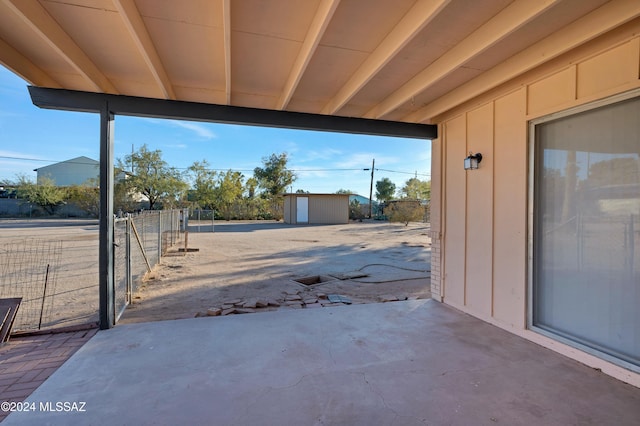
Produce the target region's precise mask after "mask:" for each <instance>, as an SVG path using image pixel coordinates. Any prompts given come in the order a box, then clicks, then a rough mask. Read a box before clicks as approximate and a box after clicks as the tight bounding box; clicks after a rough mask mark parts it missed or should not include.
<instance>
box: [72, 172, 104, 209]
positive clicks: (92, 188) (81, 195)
mask: <svg viewBox="0 0 640 426" xmlns="http://www.w3.org/2000/svg"><path fill="white" fill-rule="evenodd" d="M67 199H68V201H69V202H70V203H73V204H75V205H76V206H77V207H78V208H79V209H81V210H84V211H85V212H87V213H89V214H90V215H91V216H94V217H98V214H100V182H99V181H98V179H96V178H92V179H89V180H88V181H87V182H86V183H85V184H84V185H73V186H70V187H69V188H67Z"/></svg>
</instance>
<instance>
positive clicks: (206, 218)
mask: <svg viewBox="0 0 640 426" xmlns="http://www.w3.org/2000/svg"><path fill="white" fill-rule="evenodd" d="M215 216H216V211H215V210H200V209H196V210H189V211H188V213H187V214H185V217H186V218H187V220H186V221H185V223H184V225H185V228H184V229H185V230H186V231H189V232H213V228H214V224H215Z"/></svg>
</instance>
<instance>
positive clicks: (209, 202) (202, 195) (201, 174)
mask: <svg viewBox="0 0 640 426" xmlns="http://www.w3.org/2000/svg"><path fill="white" fill-rule="evenodd" d="M188 173H189V175H190V176H191V179H192V182H193V184H192V188H193V191H192V197H193V199H192V201H194V202H195V203H197V205H198V207H200V208H202V209H213V208H214V206H215V203H216V192H215V191H216V184H217V182H216V175H217V174H216V172H215V171H213V170H210V169H209V162H208V161H207V160H202V161H201V162H198V161H196V162H194V163H193V164H192V165H191V166H190V167H189V169H188Z"/></svg>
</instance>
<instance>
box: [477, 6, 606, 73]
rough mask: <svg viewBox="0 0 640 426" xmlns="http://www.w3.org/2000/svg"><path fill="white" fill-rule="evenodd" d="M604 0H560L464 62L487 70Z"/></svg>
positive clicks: (584, 13)
mask: <svg viewBox="0 0 640 426" xmlns="http://www.w3.org/2000/svg"><path fill="white" fill-rule="evenodd" d="M606 2H607V0H580V1H569V2H560V3H558V4H557V5H555V6H553V7H552V8H551V9H550V10H549V11H547V12H546V13H544V14H543V15H542V16H540V17H538V18H537V19H535V20H533V21H531V22H530V23H528V24H526V25H525V26H523V27H522V28H520V29H519V30H517V31H515V32H514V33H513V35H512V36H511V37H507V38H505V39H504V40H501V41H500V42H498V43H496V44H495V45H494V46H492V47H491V48H490V49H487V50H486V51H485V52H483V54H482V55H479V56H477V57H475V58H473V59H472V60H470V61H469V62H467V63H466V64H465V66H467V67H470V68H476V69H480V70H488V69H491V68H493V67H494V66H496V65H498V64H499V63H500V62H502V61H504V60H505V59H506V58H509V57H511V56H513V55H515V54H517V53H518V52H520V51H521V50H523V49H526V48H527V47H529V46H531V45H533V44H535V43H537V42H538V41H540V40H542V39H543V38H545V37H547V36H548V35H549V34H553V33H554V32H556V31H558V30H561V29H562V28H563V27H565V26H567V25H569V24H570V23H571V22H573V21H575V20H576V19H577V18H579V17H581V16H584V15H586V14H587V13H589V12H591V11H593V10H594V9H596V8H598V7H600V6H601V5H602V4H604V3H606Z"/></svg>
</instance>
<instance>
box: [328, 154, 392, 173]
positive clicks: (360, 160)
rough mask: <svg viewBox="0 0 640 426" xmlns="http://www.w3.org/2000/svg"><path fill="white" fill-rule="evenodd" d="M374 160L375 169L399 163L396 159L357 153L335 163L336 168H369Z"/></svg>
mask: <svg viewBox="0 0 640 426" xmlns="http://www.w3.org/2000/svg"><path fill="white" fill-rule="evenodd" d="M374 158H375V160H376V168H377V167H383V166H384V165H389V164H396V163H398V162H399V161H400V159H399V158H397V157H391V156H384V155H376V154H375V153H367V152H359V153H354V154H351V155H350V156H348V157H345V158H344V159H342V161H338V162H336V163H335V165H336V167H341V168H345V169H346V168H360V167H362V168H370V167H371V162H372V161H373V159H374Z"/></svg>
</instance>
